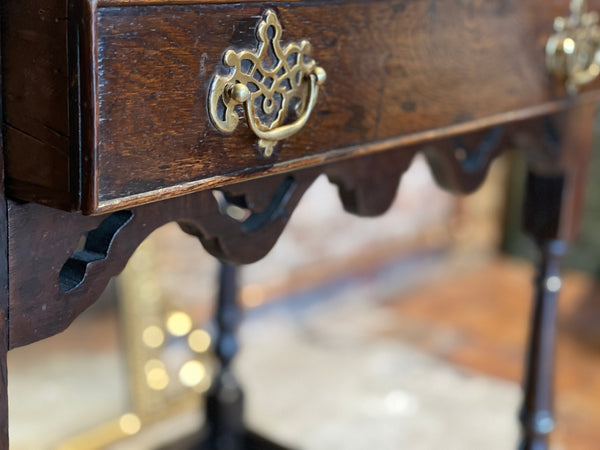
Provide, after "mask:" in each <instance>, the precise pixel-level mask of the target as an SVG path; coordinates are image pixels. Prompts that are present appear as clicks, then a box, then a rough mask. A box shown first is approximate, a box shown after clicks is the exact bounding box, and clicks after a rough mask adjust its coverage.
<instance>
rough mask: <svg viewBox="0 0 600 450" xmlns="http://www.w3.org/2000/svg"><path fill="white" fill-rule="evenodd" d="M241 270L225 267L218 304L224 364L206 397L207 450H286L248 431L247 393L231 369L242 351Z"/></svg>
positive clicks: (218, 347) (218, 341)
mask: <svg viewBox="0 0 600 450" xmlns="http://www.w3.org/2000/svg"><path fill="white" fill-rule="evenodd" d="M238 271H239V269H238V267H237V266H235V265H233V264H229V263H221V267H220V274H219V298H218V301H217V310H216V315H215V318H216V324H217V328H218V330H217V336H216V339H215V354H216V356H217V358H218V360H219V363H220V369H219V372H218V374H217V375H216V377H215V379H214V381H213V386H212V388H211V389H210V391H209V392H208V394H207V397H206V424H205V432H204V434H205V440H204V442H203V444H202V445H201V446H200V447H201V448H203V449H206V450H286V448H285V447H282V446H280V445H278V444H276V443H274V442H271V441H270V440H268V439H266V438H264V437H262V436H260V435H258V434H256V433H253V432H252V431H249V430H247V429H246V427H245V426H244V423H243V412H244V393H243V391H242V389H241V387H240V385H239V384H238V382H237V380H236V378H235V376H234V374H233V370H232V367H231V363H232V361H233V358H234V357H235V355H236V354H237V351H238V342H237V337H236V333H237V328H238V324H239V322H240V318H241V316H242V311H241V308H240V306H239V304H238V280H237V278H238Z"/></svg>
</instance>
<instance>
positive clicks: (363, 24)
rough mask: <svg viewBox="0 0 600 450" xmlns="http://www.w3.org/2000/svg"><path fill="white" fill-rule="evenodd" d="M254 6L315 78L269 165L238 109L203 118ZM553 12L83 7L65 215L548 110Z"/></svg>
mask: <svg viewBox="0 0 600 450" xmlns="http://www.w3.org/2000/svg"><path fill="white" fill-rule="evenodd" d="M591 3H592V4H591V6H593V7H596V6H600V5H596V4H595V3H596V2H591ZM268 9H272V10H273V11H274V12H275V14H276V15H277V17H278V19H279V21H280V23H281V25H282V27H283V30H284V31H283V36H282V41H283V45H286V44H287V43H291V42H300V41H301V40H303V39H306V40H308V41H310V44H311V47H312V49H311V53H310V55H311V57H312V58H314V60H315V61H316V63H317V64H318V65H319V66H321V67H323V68H324V69H325V71H326V72H327V80H326V82H325V83H324V84H323V85H322V86H321V87H320V89H319V91H318V98H317V102H316V106H315V108H314V110H313V111H312V114H311V115H310V117H309V118H308V121H307V122H306V124H305V126H304V127H303V128H302V129H301V130H300V131H299V132H298V133H296V134H294V135H293V136H291V137H289V138H287V139H284V140H282V141H280V142H279V143H278V145H277V146H276V148H275V151H274V153H273V155H272V156H265V155H263V154H262V153H261V152H260V150H259V147H258V145H257V139H256V136H255V135H254V134H253V133H252V131H251V130H250V129H249V128H248V125H247V123H246V118H245V117H244V115H245V114H244V113H243V111H241V110H240V112H239V116H240V122H239V124H238V126H237V128H236V129H235V130H234V131H233V132H232V133H231V134H227V133H223V132H221V131H219V130H218V129H217V127H215V124H214V123H213V121H211V118H210V114H209V93H210V88H211V83H212V81H213V79H214V76H215V74H224V73H227V68H226V66H225V65H224V63H223V56H224V54H225V52H226V51H227V50H228V49H233V50H236V51H239V50H244V49H246V50H253V49H256V47H257V39H256V27H257V24H258V23H259V21H260V20H261V18H263V17H264V16H265V12H266V11H267V10H268ZM567 12H568V1H566V0H560V1H554V2H547V1H542V0H503V1H494V2H474V1H466V0H465V1H459V2H447V1H429V0H427V1H426V0H422V1H383V0H381V1H354V2H351V1H335V2H312V1H309V2H302V1H301V2H291V3H269V4H268V5H263V4H260V3H256V2H247V3H245V2H242V3H235V4H227V3H223V4H220V3H214V2H213V3H209V4H200V3H198V4H197V3H193V2H190V1H185V0H184V1H178V2H175V1H173V2H169V0H164V1H160V2H158V1H154V0H140V1H128V0H98V1H97V2H96V1H90V2H89V4H88V6H87V9H86V8H83V11H82V12H81V13H80V14H81V15H82V17H83V20H82V22H81V23H82V25H81V26H80V27H79V30H78V32H79V34H80V36H79V40H80V42H81V49H80V53H79V58H80V61H79V68H78V69H77V71H78V73H79V78H78V79H79V80H80V84H81V85H80V94H79V96H80V98H81V110H80V113H81V115H80V116H79V115H78V116H77V117H74V116H73V115H71V120H70V125H71V130H72V129H73V128H74V127H80V130H81V135H82V136H81V145H80V146H79V147H77V146H76V145H75V146H73V145H72V149H71V152H73V151H79V152H80V154H79V156H78V157H71V158H70V162H69V164H71V165H73V164H77V161H79V164H81V167H80V170H78V169H77V168H75V170H74V169H73V167H71V168H70V169H69V170H65V172H66V173H70V174H72V175H71V176H75V175H73V174H77V173H78V174H79V177H80V179H79V181H78V182H71V183H70V186H72V189H80V192H79V193H78V194H79V198H80V204H79V205H77V207H81V209H82V210H83V211H84V212H86V213H97V212H101V211H110V210H115V209H119V208H123V207H129V206H131V205H137V204H142V203H147V202H149V201H155V200H159V199H162V198H166V197H170V196H175V195H181V194H184V193H187V192H192V191H195V190H199V189H205V188H209V187H215V186H219V185H223V184H226V183H230V182H234V181H238V180H242V179H248V178H252V177H258V176H264V175H267V174H271V173H276V172H281V171H287V170H292V169H294V168H298V167H303V166H308V165H313V164H319V163H322V162H324V161H332V160H336V159H340V158H344V157H347V156H349V155H351V154H353V153H365V152H370V151H380V150H382V149H386V148H392V147H398V146H402V145H407V144H412V143H419V142H423V141H425V140H428V139H429V140H430V139H432V138H434V137H440V136H445V135H449V134H452V133H458V132H459V131H465V130H466V129H476V128H478V127H482V126H484V125H490V124H493V123H494V121H496V122H501V121H506V120H507V119H517V118H524V117H527V116H528V115H534V114H542V113H544V112H548V111H549V110H551V109H552V108H555V109H556V108H557V107H558V106H556V105H557V103H556V102H554V101H555V100H556V99H559V98H564V97H565V92H564V89H563V87H562V86H561V85H560V83H557V82H556V81H555V80H553V79H552V78H551V77H550V76H549V75H548V72H547V70H546V67H545V61H544V57H545V56H544V46H545V43H546V41H547V39H548V37H549V35H550V34H551V33H552V22H553V19H554V17H556V16H559V15H565V14H566V13H567ZM70 39H71V40H73V39H74V36H73V33H72V34H71V36H70ZM71 114H72V113H71ZM80 118H81V121H80V122H79V120H80ZM71 134H72V131H71ZM74 148H75V150H73V149H74ZM10 161H12V160H11V159H10V158H9V166H10ZM14 166H15V173H21V172H23V170H22V168H21V172H18V170H17V168H16V164H14ZM11 167H12V166H11ZM375 175H376V174H374V176H375ZM9 180H10V173H9ZM9 189H10V188H9ZM76 194H77V193H76ZM72 197H73V195H72ZM24 199H25V200H29V198H24ZM46 203H50V204H51V201H50V202H48V201H47V202H46Z"/></svg>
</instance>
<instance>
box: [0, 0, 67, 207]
mask: <svg viewBox="0 0 600 450" xmlns="http://www.w3.org/2000/svg"><path fill="white" fill-rule="evenodd" d="M67 17H68V10H67V0H48V1H43V2H40V1H38V0H6V1H3V2H2V14H1V15H0V20H2V40H1V41H2V54H3V61H4V64H3V68H2V78H3V91H2V92H3V109H4V115H3V122H2V125H3V128H4V137H5V144H6V145H5V158H6V170H7V190H8V192H9V194H10V195H13V196H15V197H17V198H25V199H28V200H29V199H30V200H32V201H38V202H40V203H46V204H50V205H54V206H57V207H60V208H65V209H69V208H70V207H71V205H72V204H73V201H72V200H73V199H72V198H71V195H72V190H73V189H72V187H71V185H70V183H71V175H70V149H69V143H70V128H69V69H68V50H69V44H68V38H67V35H68V21H67Z"/></svg>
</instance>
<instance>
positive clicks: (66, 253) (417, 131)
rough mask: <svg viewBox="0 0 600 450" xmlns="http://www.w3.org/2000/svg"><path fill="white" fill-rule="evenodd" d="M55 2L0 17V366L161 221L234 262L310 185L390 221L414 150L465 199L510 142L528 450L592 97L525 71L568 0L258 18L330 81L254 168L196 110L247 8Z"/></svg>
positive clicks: (9, 4)
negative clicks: (519, 154) (524, 164)
mask: <svg viewBox="0 0 600 450" xmlns="http://www.w3.org/2000/svg"><path fill="white" fill-rule="evenodd" d="M65 4H66V3H65V1H64V0H44V1H42V0H25V1H23V3H20V2H17V1H16V0H4V1H3V2H2V6H3V9H2V53H3V55H2V56H3V61H2V77H3V79H2V83H3V85H2V101H3V111H2V112H3V118H2V124H3V133H4V136H3V151H4V154H3V156H4V159H5V161H6V183H2V185H3V186H5V187H6V192H7V197H9V199H4V197H2V198H0V210H2V211H5V212H6V215H4V214H1V215H0V237H2V236H4V240H3V242H4V244H3V245H5V248H4V252H2V250H3V247H2V246H0V256H2V255H4V257H3V258H4V259H3V261H5V263H1V264H0V287H2V289H3V290H0V323H3V322H2V320H1V319H2V317H4V318H6V319H7V322H8V323H7V324H6V327H5V328H6V329H5V330H4V331H5V333H4V334H3V339H5V341H6V344H7V345H6V346H5V347H3V348H5V349H8V348H14V347H17V346H20V345H25V344H28V343H31V342H35V341H36V340H40V339H43V338H44V337H48V336H51V335H53V334H55V333H58V332H60V331H62V330H63V329H65V328H66V327H67V326H68V325H69V324H70V323H71V322H72V321H73V320H74V319H75V318H76V317H77V316H78V315H79V314H80V313H81V312H82V311H83V310H85V308H87V307H89V306H90V305H91V304H93V303H94V302H95V301H96V300H97V298H98V296H99V294H100V292H101V291H102V290H103V288H104V287H105V286H106V284H107V283H108V281H109V279H110V278H111V277H112V276H114V275H116V274H117V273H118V272H119V271H120V270H122V268H123V267H124V265H125V263H126V261H127V259H128V258H129V256H130V255H131V254H132V253H133V251H134V250H135V248H136V247H137V246H138V245H139V244H140V243H141V241H142V240H143V239H144V238H145V237H146V236H147V235H148V234H149V233H150V232H151V231H152V230H154V229H155V228H157V227H158V226H160V225H162V224H164V223H166V222H171V221H175V222H177V223H178V224H179V225H180V227H181V228H182V229H183V230H184V231H185V232H187V233H190V234H192V235H194V236H197V237H198V238H199V239H200V241H201V242H202V243H203V245H204V246H205V248H206V249H207V250H208V251H209V252H211V253H212V254H213V255H215V256H217V257H219V258H221V259H223V260H226V261H229V262H232V263H238V264H243V263H249V262H252V261H255V260H257V259H259V258H261V257H263V256H264V255H265V254H266V253H267V252H268V251H269V250H270V248H272V246H273V245H274V244H275V242H276V241H277V239H278V237H279V235H280V234H281V232H282V231H283V229H284V228H285V225H286V223H287V222H288V220H289V218H290V215H291V214H292V212H293V210H294V208H295V206H296V205H297V203H298V202H299V201H300V198H301V197H302V194H303V193H304V192H305V190H306V189H307V188H308V187H309V186H310V185H311V183H312V182H313V180H314V179H315V178H316V177H317V176H318V175H320V174H326V175H328V176H329V177H330V179H331V180H332V181H333V182H334V183H336V184H338V186H339V188H340V194H341V198H342V202H343V204H344V206H345V208H346V209H348V210H349V211H350V212H353V213H356V214H360V215H364V216H370V215H376V214H381V213H383V212H384V211H385V210H386V209H387V208H388V207H389V205H390V204H391V201H392V199H393V196H394V193H395V192H396V189H397V185H398V182H399V180H400V178H401V176H402V174H403V173H404V171H405V170H406V168H407V167H408V166H409V164H410V161H411V160H412V157H413V156H414V154H415V153H416V152H419V151H422V152H424V154H425V155H426V157H427V160H428V161H429V164H430V166H431V168H432V170H433V172H434V175H435V178H436V180H437V181H438V183H439V184H440V185H441V186H442V187H444V188H447V189H449V190H452V191H455V192H465V193H466V192H471V191H473V190H474V189H476V188H477V187H478V186H479V185H480V184H481V182H482V181H483V179H484V178H485V176H486V174H487V170H488V167H489V165H490V163H491V161H492V160H493V159H494V157H495V156H496V155H498V154H499V152H500V151H501V150H502V149H503V148H504V147H506V146H507V144H508V145H512V146H515V147H518V148H520V149H521V150H522V151H523V152H524V153H525V155H526V157H527V160H528V164H529V170H530V176H529V183H528V184H527V188H528V189H527V198H528V201H527V202H526V208H525V224H524V226H525V229H526V230H527V231H528V232H529V233H530V234H531V236H532V238H533V240H534V241H535V242H536V244H537V245H538V248H539V249H540V252H541V254H542V255H543V256H545V258H544V259H542V264H541V271H540V278H539V282H538V285H537V286H538V289H537V292H536V296H535V300H534V303H535V309H534V311H535V312H534V314H533V320H532V324H533V326H532V330H531V337H530V344H529V362H528V369H527V374H528V375H527V377H526V382H525V400H524V408H523V413H522V418H523V442H522V448H523V449H524V450H539V449H546V448H548V436H549V433H550V432H551V430H552V426H553V419H552V379H553V352H554V345H553V339H554V338H553V336H554V321H555V313H556V300H557V295H558V291H559V290H560V287H561V281H560V271H559V266H560V257H561V256H562V254H564V252H565V251H566V248H567V247H568V245H569V243H570V242H571V241H572V240H573V239H574V237H575V236H576V234H577V229H578V223H579V218H580V216H581V209H582V198H583V195H584V180H585V171H586V168H587V163H588V159H589V151H590V137H591V126H592V122H593V115H594V111H595V105H594V103H593V102H594V100H595V99H597V98H598V91H597V90H596V89H595V87H597V86H593V85H592V86H590V87H589V89H590V90H589V91H588V93H587V94H585V93H584V94H581V95H579V96H574V97H570V98H566V96H565V91H564V87H563V84H562V83H559V82H557V81H556V80H554V79H552V77H551V76H550V75H548V73H547V70H546V68H545V63H544V45H545V42H546V40H547V38H548V36H549V35H550V33H551V32H552V28H551V24H552V21H553V19H554V17H555V16H561V15H565V14H566V12H567V5H568V2H567V1H565V0H560V1H556V2H552V3H548V2H542V1H541V0H527V1H516V0H505V1H502V2H496V3H494V2H458V3H456V2H455V3H450V2H441V1H433V2H432V1H414V2H400V1H398V2H383V1H375V2H361V1H355V2H351V1H348V2H290V3H276V4H269V7H270V8H274V9H275V10H276V11H277V14H278V15H279V17H280V20H281V22H282V24H283V27H284V29H285V33H284V40H285V41H286V42H289V41H295V40H300V39H309V40H310V42H311V43H312V45H313V48H312V53H311V55H312V56H313V57H314V58H315V60H316V61H317V62H318V63H319V64H320V65H322V66H323V67H325V69H326V70H327V72H328V74H329V80H328V81H327V83H326V84H325V85H324V87H323V88H322V89H321V90H320V94H319V99H318V102H317V106H316V109H315V111H314V116H313V117H311V118H310V119H309V121H308V123H307V125H306V127H305V129H303V130H302V132H301V133H298V134H297V135H295V136H293V137H291V138H289V139H288V140H285V141H284V142H282V143H281V144H280V145H279V147H278V148H277V149H276V151H275V154H274V156H273V157H272V158H270V159H265V158H263V157H262V156H260V155H259V154H258V152H257V151H256V148H255V140H256V139H255V137H254V136H253V135H252V134H251V133H250V132H249V130H248V129H247V128H245V127H243V126H240V127H239V128H238V130H236V131H235V132H234V133H233V134H232V135H231V136H224V135H222V134H221V133H218V132H217V131H216V130H215V128H214V126H213V125H212V124H211V122H210V120H209V119H208V117H207V113H206V107H207V106H206V94H207V89H208V86H209V83H210V80H211V77H212V75H213V74H214V73H215V71H216V70H221V69H222V66H221V58H222V55H223V52H224V51H225V50H226V49H227V48H229V47H233V48H238V47H239V46H241V47H243V48H247V46H250V47H252V46H253V45H254V43H255V37H254V30H255V26H256V22H257V20H258V19H259V18H260V16H261V14H263V13H264V11H265V9H266V7H265V5H261V4H256V3H240V4H222V5H221V4H216V3H206V4H196V3H194V4H190V3H187V2H183V3H182V4H179V3H177V2H165V3H164V4H162V5H157V4H155V3H154V2H152V3H146V2H136V3H127V2H125V3H124V2H115V1H111V0H105V1H104V2H100V3H97V2H94V1H81V2H77V1H72V2H70V3H68V5H69V6H70V8H69V9H67V10H66V9H65ZM44 5H47V8H46V9H45V8H44ZM132 5H137V6H132ZM595 6H600V5H595ZM63 13H66V14H63ZM65 22H66V25H65ZM65 33H66V37H65ZM65 63H66V64H65ZM65 80H67V84H65ZM267 175H270V176H267ZM195 191H198V192H195ZM183 194H190V195H186V196H182V195H183ZM24 200H25V201H30V203H23V201H24ZM157 200H162V201H160V202H157ZM148 203H150V204H148ZM44 205H47V206H44ZM49 206H51V207H49ZM424 207H427V205H424ZM60 209H63V210H74V211H76V212H67V211H61V210H60ZM232 210H238V212H239V211H241V212H242V213H243V217H240V216H239V215H235V214H232V213H231V211H232ZM79 211H83V212H84V213H85V214H97V215H92V216H86V215H82V214H81V213H80V212H79ZM109 212H110V214H108V213H109ZM556 249H560V251H556ZM1 331H2V328H0V332H1ZM1 343H2V340H1V339H0V344H1ZM3 356H4V354H3V353H0V369H1V368H2V367H3V366H2V364H4V363H5V358H3ZM2 381H4V382H5V381H6V379H5V377H4V378H1V379H0V387H1V385H2V383H1V382H2ZM4 387H5V383H4ZM4 398H5V394H4V391H3V390H1V389H0V406H1V407H2V408H3V409H2V411H0V421H2V422H1V423H0V425H1V426H0V431H1V430H6V426H5V423H6V414H5V413H6V409H5V408H6V404H5V402H4V403H2V399H4ZM3 413H4V414H3ZM7 446H8V442H7V438H6V436H2V435H0V448H6V447H7Z"/></svg>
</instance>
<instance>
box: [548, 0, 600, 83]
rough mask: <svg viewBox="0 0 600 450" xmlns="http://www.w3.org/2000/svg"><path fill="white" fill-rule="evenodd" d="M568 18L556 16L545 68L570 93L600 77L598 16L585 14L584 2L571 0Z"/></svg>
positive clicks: (592, 13) (583, 0) (586, 12)
mask: <svg viewBox="0 0 600 450" xmlns="http://www.w3.org/2000/svg"><path fill="white" fill-rule="evenodd" d="M570 9H571V15H570V16H569V17H557V18H556V19H555V20H554V31H555V34H553V35H552V36H551V37H550V39H549V40H548V44H547V45H546V65H547V66H548V70H549V71H550V72H551V73H552V74H554V75H555V76H556V77H557V78H558V79H559V80H562V81H564V82H565V84H566V87H567V90H568V92H569V93H570V94H575V93H577V90H578V89H579V87H580V86H583V85H584V84H587V83H590V82H592V81H594V80H595V79H596V78H597V77H598V75H600V27H599V26H598V19H599V17H598V13H596V12H588V11H587V4H586V1H585V0H571V4H570Z"/></svg>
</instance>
